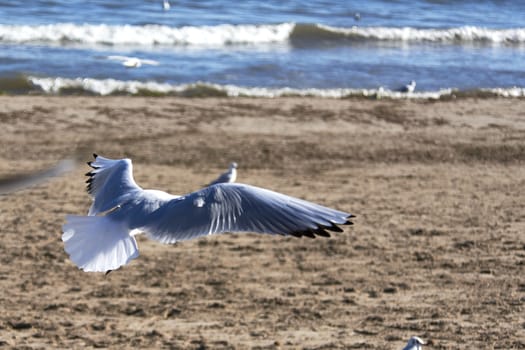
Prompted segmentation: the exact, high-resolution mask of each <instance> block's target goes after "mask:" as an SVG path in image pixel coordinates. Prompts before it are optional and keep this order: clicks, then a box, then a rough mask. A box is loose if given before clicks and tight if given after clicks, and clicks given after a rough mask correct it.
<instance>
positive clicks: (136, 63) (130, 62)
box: [106, 55, 159, 68]
mask: <svg viewBox="0 0 525 350" xmlns="http://www.w3.org/2000/svg"><path fill="white" fill-rule="evenodd" d="M106 58H107V59H108V60H112V61H119V62H121V63H122V65H123V66H124V67H128V68H138V67H141V66H142V65H143V64H149V65H152V66H158V65H159V62H157V61H154V60H148V59H143V58H138V57H128V56H118V55H112V56H107V57H106Z"/></svg>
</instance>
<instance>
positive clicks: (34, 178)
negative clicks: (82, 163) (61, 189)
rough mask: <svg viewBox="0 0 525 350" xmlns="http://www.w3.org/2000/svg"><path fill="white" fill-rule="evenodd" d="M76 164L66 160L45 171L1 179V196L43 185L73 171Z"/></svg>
mask: <svg viewBox="0 0 525 350" xmlns="http://www.w3.org/2000/svg"><path fill="white" fill-rule="evenodd" d="M76 164H77V162H76V161H75V160H73V159H64V160H62V161H61V162H59V163H58V164H56V165H54V166H52V167H50V168H47V169H44V170H40V171H36V172H32V173H21V174H15V175H11V176H8V177H4V178H2V179H0V194H7V193H11V192H15V191H19V190H22V189H24V188H27V187H31V186H34V185H38V184H41V183H43V182H45V181H47V180H50V179H51V178H53V177H56V176H60V175H62V174H64V173H66V172H68V171H71V170H73V169H74V168H75V166H76Z"/></svg>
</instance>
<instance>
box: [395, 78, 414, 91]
mask: <svg viewBox="0 0 525 350" xmlns="http://www.w3.org/2000/svg"><path fill="white" fill-rule="evenodd" d="M415 89H416V82H415V81H414V80H412V81H411V82H410V84H407V85H405V86H403V87H402V88H401V89H399V91H401V92H414V90H415Z"/></svg>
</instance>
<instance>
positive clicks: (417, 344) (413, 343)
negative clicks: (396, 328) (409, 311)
mask: <svg viewBox="0 0 525 350" xmlns="http://www.w3.org/2000/svg"><path fill="white" fill-rule="evenodd" d="M425 344H426V343H425V342H424V341H423V340H422V339H421V338H419V337H412V338H410V339H409V340H408V343H407V345H406V346H405V347H404V348H403V350H422V349H423V346H422V345H425Z"/></svg>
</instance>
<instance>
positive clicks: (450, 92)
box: [27, 77, 525, 99]
mask: <svg viewBox="0 0 525 350" xmlns="http://www.w3.org/2000/svg"><path fill="white" fill-rule="evenodd" d="M27 82H28V83H27V85H31V86H33V90H36V91H40V92H43V93H46V94H88V95H89V94H92V95H93V94H94V95H120V94H126V95H141V96H163V95H174V96H183V97H213V96H223V97H240V96H245V97H265V98H274V97H285V96H299V97H301V96H313V97H322V98H351V97H365V98H375V99H380V98H390V99H447V98H456V97H496V96H499V97H525V88H520V87H514V88H495V89H478V90H472V91H458V90H456V89H441V90H438V91H421V92H410V93H406V92H398V91H391V90H386V89H382V88H378V89H342V88H334V89H315V88H306V89H294V88H267V87H242V86H236V85H219V84H212V83H206V82H197V83H193V84H178V85H176V84H168V83H158V82H141V81H122V80H115V79H92V78H76V79H69V78H49V77H45V78H42V77H28V78H27Z"/></svg>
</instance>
